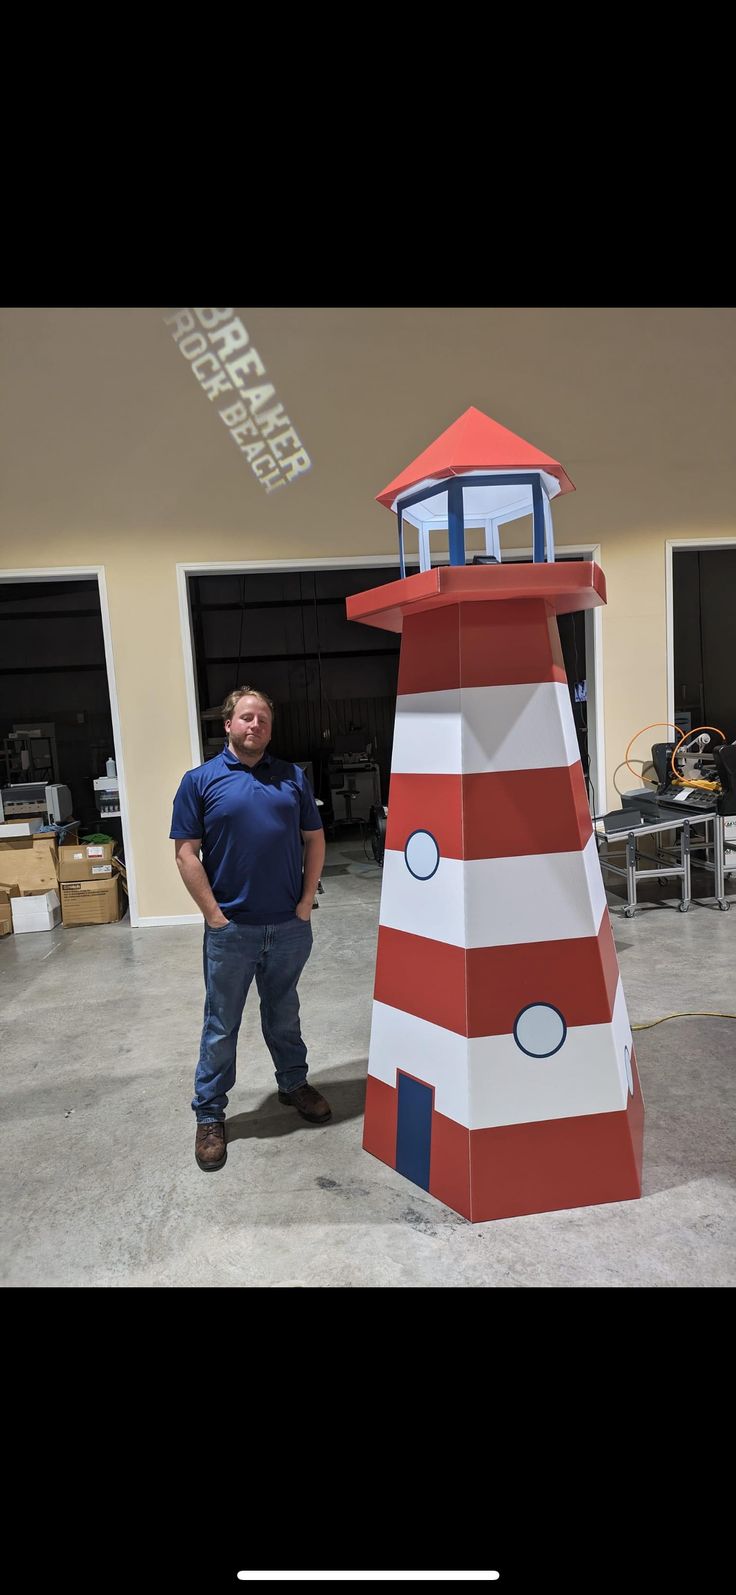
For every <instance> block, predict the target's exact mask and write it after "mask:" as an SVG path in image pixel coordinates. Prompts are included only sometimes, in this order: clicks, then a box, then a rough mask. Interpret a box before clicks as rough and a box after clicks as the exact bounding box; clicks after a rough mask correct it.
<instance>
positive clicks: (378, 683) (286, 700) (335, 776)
mask: <svg viewBox="0 0 736 1595" xmlns="http://www.w3.org/2000/svg"><path fill="white" fill-rule="evenodd" d="M416 569H418V567H417V566H407V575H411V574H413V572H414V571H415V570H416ZM397 577H398V571H397V567H396V566H395V565H389V566H368V567H362V568H360V569H356V568H355V567H353V568H351V569H334V570H324V569H319V570H305V571H283V572H278V571H267V572H261V571H246V572H243V573H241V574H231V575H230V574H224V575H223V574H215V573H213V574H211V575H208V574H204V575H190V576H189V578H188V580H189V603H190V610H191V617H192V641H193V652H194V663H195V681H196V688H197V710H198V715H199V725H200V735H201V745H202V756H203V758H204V759H205V760H206V759H209V758H213V757H214V755H215V754H217V753H219V752H220V750H221V748H222V746H223V742H224V732H223V729H222V720H221V716H220V705H221V704H222V702H223V699H224V698H225V697H226V696H227V694H228V693H229V692H230V691H232V689H233V687H235V686H242V685H248V686H255V687H259V688H261V690H263V691H264V692H267V693H268V694H269V696H270V697H271V698H273V700H274V702H275V704H276V718H275V722H274V734H273V740H272V743H271V748H272V751H273V752H274V753H275V754H276V755H277V757H279V758H283V759H289V760H291V761H294V762H299V763H302V764H304V765H308V766H309V771H308V773H309V774H310V777H311V779H312V784H313V786H314V791H315V794H316V796H317V797H318V798H320V799H321V801H322V803H323V804H324V809H323V819H324V822H325V825H326V826H327V827H328V828H329V827H330V826H332V825H333V824H336V823H337V824H350V821H351V820H359V821H365V820H367V818H368V813H369V808H370V806H371V805H372V803H373V802H378V803H384V804H387V803H388V802H389V776H390V769H391V749H392V743H393V730H394V715H395V709H396V687H397V681H398V667H399V649H400V640H401V639H400V636H399V634H398V633H394V632H389V631H383V630H379V629H377V628H376V629H375V630H374V629H373V628H372V627H370V626H363V625H358V624H356V623H355V622H353V621H349V620H348V619H347V616H346V614H345V599H346V597H347V596H348V595H349V594H350V593H357V592H362V591H364V590H365V589H366V588H370V587H378V586H381V585H383V584H384V583H386V582H392V581H396V580H397ZM559 627H560V639H561V643H562V651H563V656H564V659H565V666H566V669H567V675H568V682H569V689H570V699H571V703H572V709H573V716H574V720H575V727H576V731H577V736H578V745H579V748H580V756H581V760H582V764H583V771H584V774H585V778H586V782H589V766H590V759H589V753H588V717H587V685H586V676H587V666H586V636H585V616H584V614H582V613H581V614H574V615H561V616H560V617H559ZM591 668H592V665H591ZM366 750H367V754H366ZM364 755H366V756H364ZM372 765H374V766H375V772H374V773H373V774H371V766H372ZM346 772H347V774H346ZM351 788H352V790H353V796H352V797H351V796H350V790H351Z"/></svg>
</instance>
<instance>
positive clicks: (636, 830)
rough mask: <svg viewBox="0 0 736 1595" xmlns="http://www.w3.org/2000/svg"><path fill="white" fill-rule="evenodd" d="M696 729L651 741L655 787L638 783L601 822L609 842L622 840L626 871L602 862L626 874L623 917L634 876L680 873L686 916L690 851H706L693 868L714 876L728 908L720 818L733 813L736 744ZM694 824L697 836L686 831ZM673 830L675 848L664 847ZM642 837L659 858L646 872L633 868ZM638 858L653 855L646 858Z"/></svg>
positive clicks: (718, 896)
mask: <svg viewBox="0 0 736 1595" xmlns="http://www.w3.org/2000/svg"><path fill="white" fill-rule="evenodd" d="M697 729H699V730H700V732H701V735H700V736H696V735H695V733H692V734H691V735H688V736H687V737H683V738H681V739H680V742H655V743H654V744H653V746H652V764H653V766H654V770H655V773H656V775H657V784H656V785H650V786H643V787H642V788H640V789H639V790H638V791H633V792H623V793H622V794H621V803H622V809H621V811H620V812H618V813H613V814H610V815H603V817H602V819H601V822H600V824H601V825H602V827H603V834H604V835H605V836H606V837H607V839H608V840H610V839H611V837H612V836H613V835H614V834H618V835H619V836H622V837H625V840H626V867H625V869H621V868H619V867H617V866H616V865H614V864H611V863H609V862H606V863H605V864H604V868H606V869H608V870H610V871H611V872H612V873H614V874H618V875H623V876H624V877H625V878H626V881H627V887H628V902H627V906H626V908H625V910H624V913H625V914H626V916H627V917H630V916H631V915H632V914H633V913H634V912H635V909H636V885H637V881H639V880H643V879H646V877H647V876H654V877H657V876H660V877H662V878H665V879H666V878H667V877H679V878H680V879H681V880H682V900H681V902H680V904H679V907H680V910H681V912H683V913H686V912H687V909H688V908H689V906H690V900H691V889H690V870H691V862H693V861H692V858H691V856H692V855H693V854H702V855H703V856H702V858H698V859H696V860H695V861H694V862H696V863H697V865H698V868H701V869H704V870H707V871H708V872H709V873H711V874H712V875H713V876H714V896H715V900H716V902H717V903H718V906H719V908H721V909H723V910H724V911H725V910H727V909H728V908H729V907H730V904H729V902H728V900H727V898H726V895H725V877H726V875H727V874H730V873H731V871H730V869H727V867H726V866H727V858H726V852H727V849H728V847H729V844H728V840H727V837H726V830H725V822H726V818H727V817H731V816H734V815H736V744H734V743H732V742H725V741H723V740H722V733H718V741H716V740H715V739H714V738H713V737H712V736H710V735H709V734H708V733H709V732H712V731H715V730H716V729H717V728H716V727H712V726H711V727H700V728H697ZM693 738H694V739H695V741H694V746H692V747H689V748H688V747H686V746H685V744H686V742H691V741H693ZM673 764H674V769H673ZM696 782H702V783H703V785H696V784H689V783H696ZM626 815H628V816H629V820H630V826H627V824H626V818H625V816H626ZM694 824H697V825H699V826H700V825H702V828H703V835H702V838H700V839H698V838H693V836H692V833H691V829H690V828H691V826H692V825H694ZM709 827H710V828H711V836H710V839H709V836H708V830H709ZM670 830H671V831H674V832H675V833H677V844H676V845H675V846H674V847H672V846H666V845H665V844H664V841H663V838H664V836H665V834H666V833H667V832H668V831H670ZM642 835H647V836H651V837H652V838H654V839H655V840H654V842H653V845H654V847H655V850H656V857H655V858H653V859H652V860H651V862H652V864H653V865H654V866H656V867H653V868H650V869H646V870H640V869H639V868H638V856H639V855H638V852H637V847H638V841H639V837H640V836H642ZM643 856H644V857H650V858H651V855H646V854H645V855H643ZM673 859H675V860H676V862H675V863H673V862H672V860H673Z"/></svg>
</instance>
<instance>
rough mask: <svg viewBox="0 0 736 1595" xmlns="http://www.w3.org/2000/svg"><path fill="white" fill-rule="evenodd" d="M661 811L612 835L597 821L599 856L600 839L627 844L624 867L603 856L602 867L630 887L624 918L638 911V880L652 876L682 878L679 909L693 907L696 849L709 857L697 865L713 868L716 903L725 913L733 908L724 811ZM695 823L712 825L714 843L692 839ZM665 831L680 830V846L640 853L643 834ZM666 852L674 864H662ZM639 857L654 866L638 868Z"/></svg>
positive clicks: (654, 834)
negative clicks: (728, 890)
mask: <svg viewBox="0 0 736 1595" xmlns="http://www.w3.org/2000/svg"><path fill="white" fill-rule="evenodd" d="M660 814H661V815H662V818H661V819H657V820H653V821H652V822H651V823H647V824H645V825H632V828H631V830H630V831H629V830H625V829H624V830H620V831H617V832H615V833H614V834H612V835H611V836H608V835H606V832H605V830H604V829H603V826H602V823H601V821H596V825H595V832H596V836H597V838H598V840H599V846H598V855H599V858H600V841H605V842H606V843H608V844H609V846H610V843H611V842H618V841H622V842H625V844H626V864H625V867H622V866H621V865H619V864H611V863H610V862H609V860H608V857H606V858H600V864H601V869H606V870H610V872H611V873H612V874H613V875H621V876H623V878H624V879H625V881H626V884H627V889H628V902H627V904H626V907H625V909H624V916H625V918H626V919H631V918H632V916H633V915H634V914H635V913H636V910H637V900H636V887H637V882H638V881H646V880H650V879H653V878H655V877H657V876H662V877H664V878H667V877H668V876H669V877H670V879H675V878H679V879H681V881H682V900H681V902H680V903H679V904H678V908H679V910H680V913H681V914H686V913H687V911H688V909H689V907H690V903H691V900H692V892H691V884H690V876H691V855H692V853H693V852H699V851H701V850H703V851H705V854H706V858H705V861H704V862H703V864H702V865H699V866H698V867H699V868H703V869H707V870H712V871H713V876H714V883H713V884H714V888H715V890H714V894H713V897H714V900H715V902H717V904H718V907H719V908H720V909H723V910H724V912H725V911H726V910H727V909H728V908H730V906H731V905H730V903H729V901H728V898H727V897H726V865H725V844H724V836H723V816H722V815H721V814H718V813H717V811H716V810H715V809H708V810H705V811H704V813H702V814H687V815H686V814H682V813H681V812H678V811H677V810H673V811H672V813H671V815H670V814H667V815H666V816H665V815H664V812H663V810H661V809H660ZM693 825H704V826H706V827H707V826H708V825H711V826H712V828H713V840H712V844H709V843H708V842H707V840H704V841H697V840H696V841H695V842H693V840H692V836H691V828H692V826H693ZM666 831H676V832H679V833H680V834H679V845H678V846H677V847H674V848H673V847H662V846H660V845H659V844H655V845H656V854H655V855H652V854H651V853H643V854H641V855H640V854H639V851H638V846H637V844H638V841H639V838H640V837H642V836H655V837H656V836H661V835H663V834H664V833H665V832H666ZM711 846H712V852H713V862H712V864H711V863H710V862H709V859H708V856H707V855H708V853H709V852H710V851H711ZM667 854H669V855H670V856H672V857H673V862H671V863H666V862H665V864H664V865H662V860H663V859H666V857H667ZM640 856H641V857H642V858H647V859H650V860H652V862H653V865H654V867H653V868H651V867H650V868H649V869H639V867H638V859H639V857H640ZM678 856H679V860H680V862H679V864H678V863H676V862H675V861H674V859H676V858H677V857H678ZM729 873H730V871H729Z"/></svg>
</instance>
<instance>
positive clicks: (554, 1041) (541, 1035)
mask: <svg viewBox="0 0 736 1595" xmlns="http://www.w3.org/2000/svg"><path fill="white" fill-rule="evenodd" d="M566 1035H567V1025H566V1024H565V1021H564V1019H563V1017H562V1014H561V1013H560V1011H559V1008H553V1007H552V1004H551V1003H549V1002H530V1003H529V1006H528V1007H527V1008H522V1010H521V1013H520V1014H519V1015H518V1017H517V1020H516V1023H515V1025H514V1041H515V1042H516V1045H517V1047H521V1050H522V1052H525V1053H526V1054H527V1056H528V1057H530V1058H551V1057H552V1054H553V1052H559V1050H560V1047H561V1046H562V1043H563V1041H564V1039H565V1036H566Z"/></svg>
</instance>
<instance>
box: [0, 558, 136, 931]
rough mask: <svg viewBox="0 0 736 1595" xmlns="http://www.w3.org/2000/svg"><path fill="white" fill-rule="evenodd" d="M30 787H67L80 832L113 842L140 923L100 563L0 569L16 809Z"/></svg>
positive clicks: (5, 716)
mask: <svg viewBox="0 0 736 1595" xmlns="http://www.w3.org/2000/svg"><path fill="white" fill-rule="evenodd" d="M113 771H114V773H112V772H113ZM30 786H35V787H38V789H39V792H40V791H41V789H42V788H44V789H45V788H46V787H47V786H54V787H60V788H61V789H64V788H68V791H69V794H70V799H71V802H70V805H68V806H70V809H71V816H70V817H71V818H73V819H74V820H75V821H76V822H77V826H78V832H79V836H80V837H83V836H85V835H87V836H89V835H100V834H104V835H106V836H109V837H111V838H112V840H113V843H114V852H115V856H116V857H117V858H119V859H120V861H121V863H123V864H124V867H125V877H126V887H127V901H129V904H130V923H131V925H135V924H137V900H136V890H135V877H134V870H133V860H132V854H131V848H130V837H129V830H128V820H127V800H126V791H125V776H124V770H123V764H122V747H121V734H120V722H119V715H118V704H117V693H116V687H115V678H114V669H113V661H112V647H111V640H110V624H109V615H108V607H107V593H106V588H105V579H104V570H103V569H102V568H101V567H99V566H98V567H92V568H81V569H80V568H76V567H74V568H68V567H65V568H59V569H54V570H45V571H37V570H3V571H0V789H2V791H3V792H4V793H5V794H6V804H8V803H9V807H10V808H11V809H12V808H17V807H18V804H17V802H15V801H14V797H13V796H12V794H13V793H14V789H16V793H15V796H16V797H17V792H18V791H21V792H23V791H25V792H26V793H28V789H29V788H30ZM29 801H30V799H29ZM39 801H40V800H39ZM8 817H9V816H8V814H6V819H7V818H8ZM124 904H125V899H124Z"/></svg>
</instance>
